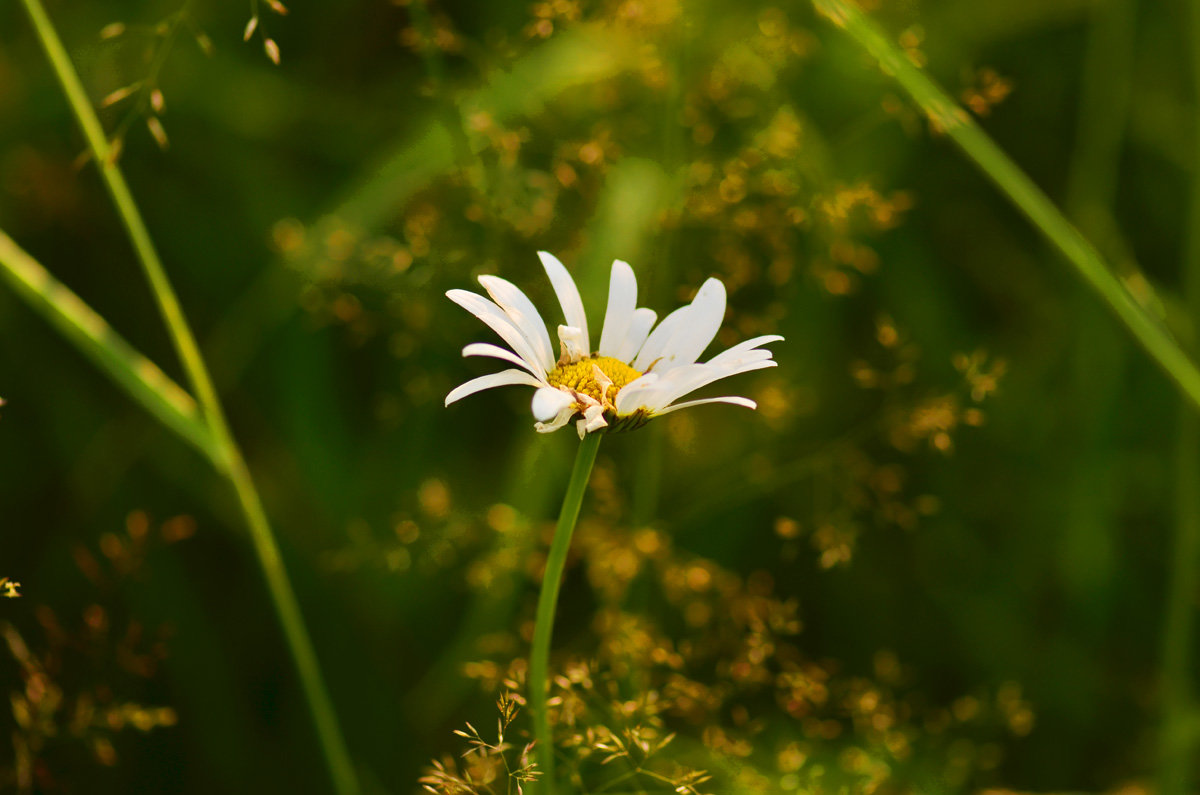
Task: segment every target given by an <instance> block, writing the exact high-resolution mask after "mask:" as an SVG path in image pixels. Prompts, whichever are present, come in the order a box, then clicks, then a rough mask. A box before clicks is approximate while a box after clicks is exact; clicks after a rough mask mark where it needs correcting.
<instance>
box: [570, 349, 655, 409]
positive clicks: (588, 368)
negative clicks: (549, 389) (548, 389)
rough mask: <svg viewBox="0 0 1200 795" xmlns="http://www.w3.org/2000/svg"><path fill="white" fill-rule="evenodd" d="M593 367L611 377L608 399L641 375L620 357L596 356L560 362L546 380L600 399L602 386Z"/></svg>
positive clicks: (613, 397) (614, 396)
mask: <svg viewBox="0 0 1200 795" xmlns="http://www.w3.org/2000/svg"><path fill="white" fill-rule="evenodd" d="M593 367H598V368H600V372H602V373H604V374H605V375H606V376H608V377H609V378H610V379H612V386H610V387H609V388H608V399H609V401H612V400H614V399H616V397H617V393H618V392H620V391H621V387H623V386H625V385H626V384H628V383H629V382H630V381H632V380H633V379H635V378H638V377H640V376H641V373H639V372H638V371H637V370H634V369H633V368H632V367H630V366H629V365H627V364H625V362H623V361H621V360H620V359H614V358H613V357H611V356H596V357H594V358H591V359H581V360H579V361H577V362H574V363H573V364H561V365H559V366H558V367H556V368H554V370H553V371H552V372H550V373H549V374H548V375H547V376H546V380H547V381H549V382H550V385H551V386H565V387H567V388H568V389H574V390H575V391H576V392H582V393H583V394H585V395H588V396H590V397H593V398H595V399H596V400H601V392H602V391H603V388H602V387H601V385H600V384H599V383H598V382H597V381H596V373H595V371H594V370H593V369H592V368H593ZM601 402H603V401H601Z"/></svg>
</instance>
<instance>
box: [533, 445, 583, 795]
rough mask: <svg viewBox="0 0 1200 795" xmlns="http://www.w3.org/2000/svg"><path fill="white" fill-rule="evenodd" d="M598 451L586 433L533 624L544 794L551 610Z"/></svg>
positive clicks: (548, 773) (549, 777)
mask: <svg viewBox="0 0 1200 795" xmlns="http://www.w3.org/2000/svg"><path fill="white" fill-rule="evenodd" d="M599 448H600V434H598V433H589V434H588V435H587V436H585V437H584V438H583V441H581V442H580V443H579V452H578V453H577V454H576V456H575V466H574V467H573V468H572V469H571V481H570V482H569V483H568V484H567V494H566V496H565V497H563V504H562V511H560V512H559V514H558V526H557V527H555V528H554V539H553V540H552V541H551V542H550V554H549V555H547V556H546V573H545V574H543V575H542V592H541V593H540V594H538V605H537V618H536V619H535V620H534V624H533V649H532V650H531V652H530V655H529V682H528V690H529V705H530V711H531V712H532V713H533V735H534V738H535V739H536V740H537V748H538V767H539V768H540V769H541V773H542V782H543V784H542V790H541V791H542V792H543V793H545V795H553V793H554V739H553V737H552V736H551V733H550V715H549V713H548V712H547V711H546V699H547V695H548V693H549V691H550V682H549V680H548V678H547V671H548V668H549V663H550V636H551V635H552V634H553V632H554V611H555V608H556V607H557V605H558V589H559V586H561V585H562V575H563V568H564V567H565V566H566V564H567V551H568V550H569V549H570V548H571V534H572V533H573V532H575V520H576V519H578V518H579V506H580V505H581V504H582V503H583V493H584V491H586V490H587V483H588V477H589V476H590V475H591V474H592V465H593V464H594V463H596V451H597V450H598V449H599Z"/></svg>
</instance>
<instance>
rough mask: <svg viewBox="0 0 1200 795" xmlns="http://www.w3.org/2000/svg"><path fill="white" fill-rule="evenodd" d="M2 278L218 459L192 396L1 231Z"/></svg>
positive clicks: (181, 433)
mask: <svg viewBox="0 0 1200 795" xmlns="http://www.w3.org/2000/svg"><path fill="white" fill-rule="evenodd" d="M0 278H3V279H4V280H5V281H6V282H8V284H9V286H11V287H12V289H13V291H14V292H16V293H17V295H19V296H20V297H21V298H22V299H23V300H24V301H25V303H27V304H29V305H30V306H31V307H33V309H34V310H35V311H36V312H37V313H38V314H40V315H41V316H42V317H44V318H46V320H47V321H48V322H49V323H50V325H52V326H54V327H55V328H57V329H58V330H59V331H60V332H62V334H63V336H64V337H66V338H67V339H68V340H70V341H71V343H72V344H74V345H75V347H77V348H79V350H80V351H82V352H83V354H84V355H85V356H87V357H88V358H89V359H91V360H92V361H93V362H95V364H96V366H97V367H99V368H100V369H101V370H103V371H104V372H105V373H107V374H108V376H109V377H110V378H111V379H112V380H113V381H114V382H115V383H116V384H117V386H119V387H121V388H122V389H124V390H125V391H126V392H127V393H128V394H129V396H130V397H132V398H133V399H134V400H135V401H136V402H138V403H140V404H141V405H142V406H143V407H144V408H145V409H146V410H147V411H149V412H150V413H151V414H153V415H154V416H155V417H156V418H158V420H159V421H160V422H162V423H163V424H164V425H166V426H167V427H168V428H170V429H171V430H173V431H175V433H177V434H179V436H180V437H181V438H183V439H184V440H185V441H187V442H188V443H189V444H191V445H192V446H193V447H195V448H196V449H197V450H199V451H200V453H201V454H203V455H204V456H205V457H206V458H208V459H209V460H211V461H216V460H217V453H216V447H215V446H214V443H213V438H212V434H210V433H209V432H208V426H207V425H205V424H204V420H203V419H202V418H201V417H200V413H199V411H198V410H197V408H196V401H194V400H192V396H191V395H189V394H188V393H187V392H185V391H184V390H183V388H182V387H180V386H179V385H178V384H176V383H175V382H174V381H172V380H171V379H170V378H168V377H167V375H166V373H164V372H163V371H162V370H160V369H159V367H158V365H156V364H155V363H154V362H152V361H150V360H149V359H147V358H146V357H145V356H143V355H142V354H140V353H138V352H137V351H136V350H134V349H133V347H132V346H130V345H129V343H128V342H126V341H125V340H124V339H123V338H122V337H121V336H120V335H119V334H117V332H116V331H114V330H113V328H112V326H110V325H109V324H108V323H107V322H106V321H105V320H104V318H102V317H100V316H99V315H98V314H96V313H95V312H94V311H92V308H91V307H90V306H88V305H87V304H85V303H84V302H83V300H82V299H80V297H79V296H77V295H76V294H75V293H73V292H71V290H70V289H69V288H67V287H66V286H65V285H64V284H62V282H60V281H58V280H57V279H55V278H54V277H53V276H51V275H50V274H49V273H48V272H47V271H46V269H45V268H43V267H42V266H41V265H40V264H39V263H38V262H37V260H35V259H34V258H33V257H31V256H30V255H29V254H28V253H26V252H25V251H24V250H23V249H22V248H21V247H20V246H18V245H17V244H16V243H15V242H14V241H13V239H12V238H10V237H9V236H8V235H6V234H5V233H4V232H3V231H2V230H0Z"/></svg>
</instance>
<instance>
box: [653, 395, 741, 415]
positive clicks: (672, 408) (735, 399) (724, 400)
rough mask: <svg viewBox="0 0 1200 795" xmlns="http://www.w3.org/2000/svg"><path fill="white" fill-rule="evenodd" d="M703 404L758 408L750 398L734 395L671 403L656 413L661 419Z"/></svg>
mask: <svg viewBox="0 0 1200 795" xmlns="http://www.w3.org/2000/svg"><path fill="white" fill-rule="evenodd" d="M704 403H732V404H733V405H735V406H745V407H746V408H748V409H756V408H758V404H757V403H755V402H754V401H753V400H751V399H750V398H744V397H737V396H736V395H726V396H724V397H711V398H701V399H700V400H689V401H686V402H684V403H673V404H671V405H670V406H667V407H666V408H665V409H662V410H661V411H658V412H656V413H657V414H658V416H660V417H661V416H662V415H663V414H670V413H671V412H672V411H678V410H679V409H686V408H691V407H692V406H699V405H702V404H704Z"/></svg>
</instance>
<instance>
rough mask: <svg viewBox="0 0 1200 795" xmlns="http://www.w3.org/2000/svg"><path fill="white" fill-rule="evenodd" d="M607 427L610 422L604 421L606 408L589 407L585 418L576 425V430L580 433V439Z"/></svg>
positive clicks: (585, 412) (584, 415)
mask: <svg viewBox="0 0 1200 795" xmlns="http://www.w3.org/2000/svg"><path fill="white" fill-rule="evenodd" d="M606 427H608V420H606V419H604V407H603V406H599V405H596V406H588V407H587V409H586V410H585V411H584V412H583V418H582V419H580V420H579V421H578V422H577V423H575V430H576V431H577V432H578V433H579V438H580V439H582V438H583V437H584V436H586V435H588V434H589V433H594V432H595V431H598V430H600V429H601V428H606Z"/></svg>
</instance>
